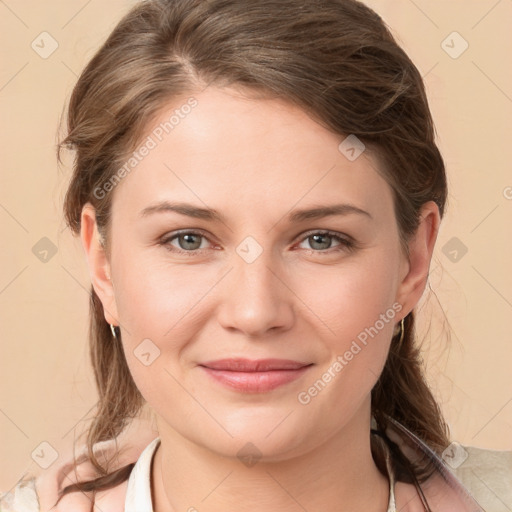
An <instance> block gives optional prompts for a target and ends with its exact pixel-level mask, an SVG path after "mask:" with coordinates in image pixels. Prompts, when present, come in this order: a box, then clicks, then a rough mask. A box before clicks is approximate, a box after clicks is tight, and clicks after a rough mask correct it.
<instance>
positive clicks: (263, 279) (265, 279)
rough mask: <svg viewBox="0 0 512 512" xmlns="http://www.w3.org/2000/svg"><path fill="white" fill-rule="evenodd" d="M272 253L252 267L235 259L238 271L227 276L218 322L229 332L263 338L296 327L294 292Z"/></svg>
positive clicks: (235, 255) (258, 259)
mask: <svg viewBox="0 0 512 512" xmlns="http://www.w3.org/2000/svg"><path fill="white" fill-rule="evenodd" d="M269 252H270V251H263V252H262V254H260V255H259V257H258V258H256V260H255V261H252V262H250V263H249V262H247V261H245V260H244V259H243V258H242V257H240V256H239V255H238V254H234V255H233V265H234V268H233V270H232V271H231V272H230V273H229V276H227V279H226V282H225V285H224V287H223V292H222V296H221V299H220V300H221V304H220V306H219V309H218V321H219V323H220V324H221V325H222V327H224V328H225V329H227V330H230V331H233V332H234V331H238V332H240V333H242V334H244V335H245V336H247V337H251V338H263V337H265V336H266V335H268V333H269V332H272V333H277V332H279V331H283V332H284V331H286V330H288V329H290V328H291V326H292V325H293V322H294V308H293V299H294V295H293V291H292V290H291V289H290V287H289V285H287V283H286V279H285V278H283V277H284V276H283V275H282V274H283V272H282V271H281V272H280V271H279V269H278V268H277V267H278V266H277V265H276V263H275V262H274V264H273V262H272V261H271V260H272V257H271V255H270V254H269ZM281 270H282V269H281Z"/></svg>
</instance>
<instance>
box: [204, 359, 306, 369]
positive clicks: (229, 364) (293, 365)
mask: <svg viewBox="0 0 512 512" xmlns="http://www.w3.org/2000/svg"><path fill="white" fill-rule="evenodd" d="M309 364H310V363H301V362H300V361H292V360H291V359H242V358H236V359H218V360H216V361H207V362H206V363H201V364H200V366H206V367H207V368H211V369H212V370H227V371H232V372H266V371H271V370H298V369H299V368H303V367H304V366H309Z"/></svg>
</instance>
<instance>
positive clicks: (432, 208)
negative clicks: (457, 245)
mask: <svg viewBox="0 0 512 512" xmlns="http://www.w3.org/2000/svg"><path fill="white" fill-rule="evenodd" d="M440 222H441V217H440V215H439V208H438V206H437V204H436V203H435V202H434V201H428V202H427V203H425V204H424V205H423V207H422V209H421V212H420V222H419V225H418V229H417V230H416V233H415V234H414V235H413V236H412V237H411V239H410V240H409V242H408V247H409V256H408V257H407V255H404V260H403V264H402V269H401V282H400V284H399V286H398V290H397V302H398V303H399V304H402V306H403V311H404V315H403V316H404V317H405V316H407V315H408V314H409V313H410V312H411V311H412V310H413V308H414V307H415V306H416V304H417V303H418V301H419V300H420V298H421V296H422V295H423V291H424V290H425V286H426V284H427V279H428V272H429V267H430V260H431V259H432V253H433V251H434V245H435V243H436V239H437V233H438V231H439V224H440Z"/></svg>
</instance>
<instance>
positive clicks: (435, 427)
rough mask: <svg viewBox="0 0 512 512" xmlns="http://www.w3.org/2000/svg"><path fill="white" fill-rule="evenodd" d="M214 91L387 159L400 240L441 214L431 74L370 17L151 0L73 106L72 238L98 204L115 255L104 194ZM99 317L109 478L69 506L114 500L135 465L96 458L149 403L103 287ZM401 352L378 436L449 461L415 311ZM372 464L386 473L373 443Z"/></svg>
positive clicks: (311, 0)
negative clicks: (430, 204)
mask: <svg viewBox="0 0 512 512" xmlns="http://www.w3.org/2000/svg"><path fill="white" fill-rule="evenodd" d="M211 84H213V85H215V86H219V87H222V86H232V87H240V88H241V89H242V90H244V91H246V92H251V93H254V94H259V95H260V96H261V97H275V98H283V99H285V100H287V101H289V102H291V103H292V104H294V105H296V106H298V107H300V108H301V109H303V110H304V111H306V112H307V113H308V114H309V115H310V116H311V117H312V118H314V119H315V120H317V121H318V122H319V123H321V124H322V125H323V126H324V127H326V128H327V129H329V130H331V131H332V132H334V133H337V134H340V135H343V136H346V135H349V134H354V135H356V136H357V137H358V138H359V139H360V140H361V141H363V142H364V144H365V145H366V146H367V148H368V149H369V150H370V151H373V152H374V153H375V154H376V155H377V157H378V160H379V163H380V165H379V172H382V174H383V175H384V177H385V178H386V180H387V182H388V183H389V185H390V187H391V188H392V191H393V194H394V203H395V214H396V218H397V223H398V227H399V231H400V235H401V239H402V242H406V241H407V239H408V238H409V237H410V236H411V235H412V234H414V232H415V231H416V229H417V226H418V222H419V212H420V209H421V206H422V205H423V204H424V203H426V202H427V201H430V200H433V201H435V202H436V203H437V205H438V207H439V210H440V213H441V216H442V215H443V213H444V207H445V202H446V195H447V185H446V176H445V168H444V163H443V159H442V157H441V155H440V152H439V150H438V148H437V146H436V144H435V141H434V138H435V130H434V125H433V121H432V118H431V114H430V111H429V107H428V102H427V97H426V93H425V89H424V84H423V81H422V78H421V75H420V73H419V72H418V70H417V68H416V67H415V66H414V64H413V63H412V62H411V60H410V59H409V57H408V56H407V55H406V53H405V52H404V51H403V50H402V49H401V48H400V47H399V46H398V44H397V43H396V41H395V39H394V38H393V36H392V34H391V32H390V31H389V29H388V28H387V26H386V25H385V23H384V22H383V20H382V19H381V18H380V17H379V16H378V15H377V14H376V13H375V12H374V11H372V10H371V9H370V8H368V7H367V6H365V5H364V4H362V3H360V2H358V1H356V0H280V1H279V2H276V1H274V0H146V1H144V2H141V3H140V4H138V5H136V6H135V7H134V8H132V9H131V10H130V12H128V14H127V15H125V16H124V17H123V19H122V20H121V21H120V22H119V23H118V25H117V26H116V27H115V29H114V30H113V32H112V33H111V34H110V36H109V37H108V39H107V41H106V42H105V43H104V44H103V45H102V46H101V48H100V49H99V50H98V52H97V53H96V54H95V55H94V57H93V58H92V60H91V61H90V62H89V64H88V65H87V66H86V68H85V69H84V71H83V72H82V74H81V76H80V78H79V79H78V82H77V84H76V86H75V88H74V90H73V93H72V96H71V99H70V102H69V109H68V114H67V124H68V126H67V128H68V132H67V136H66V137H65V138H64V140H62V142H61V143H60V144H59V147H58V150H57V153H58V158H59V161H60V155H61V151H62V149H64V148H69V149H72V150H74V151H75V161H74V171H73V176H72V179H71V182H70V185H69V188H68V191H67V195H66V198H65V204H64V211H65V217H66V221H67V223H68V225H69V226H70V228H71V230H72V231H73V232H74V233H75V234H78V233H79V231H80V216H81V211H82V207H83V206H84V204H85V203H87V202H90V203H91V204H92V205H93V206H94V207H95V209H96V214H97V223H98V229H99V230H100V233H101V234H102V236H103V237H104V239H105V241H106V246H105V247H106V250H107V254H109V245H108V244H109V236H108V231H109V229H108V228H109V212H110V204H111V199H112V194H111V193H108V194H97V193H95V190H98V187H102V186H104V184H105V183H107V182H108V181H109V180H110V179H112V176H114V174H115V173H116V171H118V170H119V169H120V168H121V167H122V166H123V164H124V163H125V161H126V159H127V157H128V156H129V155H130V152H132V151H134V150H135V149H136V148H137V145H138V144H139V143H140V142H141V140H142V137H143V136H144V134H145V133H146V134H147V130H148V126H150V124H151V122H152V120H154V119H155V116H156V115H157V114H158V113H159V111H160V110H161V109H162V108H164V107H165V106H166V105H168V103H169V102H170V101H173V100H174V101H176V98H177V97H178V96H180V97H183V96H184V95H186V94H191V93H193V92H194V91H199V90H201V89H203V88H205V87H206V86H208V85H211ZM340 140H341V139H340ZM90 308H91V317H90V351H91V358H92V363H93V367H94V372H95V377H96V383H97V388H98V392H99V403H98V411H97V413H96V415H95V417H94V419H93V421H92V424H91V426H90V428H89V430H88V436H87V444H88V450H89V456H90V458H91V461H92V463H93V464H94V465H95V467H96V469H97V470H98V472H99V475H100V477H99V478H98V479H96V480H94V481H91V482H88V483H86V484H84V483H82V484H75V485H71V486H68V487H67V488H66V489H65V490H64V491H63V493H62V495H63V494H65V493H66V492H70V491H74V490H78V489H81V490H100V489H106V488H109V487H113V486H114V485H117V484H118V483H120V482H121V481H123V480H125V479H126V478H127V477H128V476H129V474H130V470H131V467H132V466H133V465H130V466H126V467H124V468H121V469H120V470H118V471H117V472H113V473H108V471H107V469H106V468H105V467H103V466H102V465H101V464H100V463H99V461H98V460H97V459H96V457H95V456H94V453H93V451H92V447H93V445H94V444H95V443H97V442H99V441H104V440H108V439H114V438H115V437H117V436H118V435H119V434H120V432H122V430H123V429H124V427H125V426H126V424H127V422H128V421H129V419H130V418H132V417H135V416H136V415H137V414H138V411H139V410H140V408H141V406H142V405H143V404H144V400H143V398H142V396H141V394H140V393H139V391H138V389H137V387H136V386H135V383H134V381H133V379H132V377H131V375H130V372H129V370H128V366H127V363H126V360H125V356H124V353H123V348H122V344H121V340H120V334H118V336H117V339H115V338H113V337H112V334H111V331H110V328H109V325H108V324H107V322H106V321H105V318H104V313H103V307H102V304H101V302H100V300H99V298H98V296H97V295H96V294H95V292H94V289H93V288H92V287H91V304H90ZM398 345H399V344H398V340H393V342H392V345H391V349H390V352H389V355H388V359H387V362H386V365H385V367H384V370H383V372H382V374H381V376H380V378H379V380H378V382H377V384H376V385H375V387H374V389H373V390H372V413H373V415H374V417H375V418H376V420H377V424H378V427H379V430H380V431H381V432H384V431H385V430H386V428H387V427H388V426H389V421H388V419H387V418H388V417H391V418H393V419H395V420H397V421H398V422H400V423H401V424H402V425H404V426H405V427H406V428H408V429H409V430H410V431H412V432H413V433H414V434H416V435H417V436H418V437H419V438H421V439H422V440H423V441H425V442H426V443H427V444H428V445H429V446H430V447H431V448H432V449H433V450H434V451H436V452H437V453H440V452H441V451H442V450H443V449H444V448H445V447H446V446H447V445H448V444H449V438H448V428H447V425H446V424H445V422H444V420H443V417H442V414H441V412H440V409H439V406H438V404H437V403H436V401H435V399H434V397H433V395H432V393H431V391H430V389H429V387H428V385H427V383H426V380H425V377H424V375H423V370H422V360H421V357H420V349H419V347H418V346H417V342H416V340H415V334H414V314H413V313H411V314H409V315H408V316H407V318H406V319H405V336H404V339H403V342H402V343H401V344H400V345H399V346H398ZM374 438H375V439H374ZM372 453H373V454H374V458H375V460H376V463H377V465H378V467H379V468H380V469H381V471H383V472H384V473H385V469H384V468H385V466H384V462H383V452H382V450H381V448H380V447H379V441H377V440H376V436H373V437H372ZM394 465H395V468H396V469H397V476H398V479H399V480H400V479H401V480H403V481H411V476H410V475H409V476H408V471H409V473H410V468H409V469H407V468H406V465H407V461H405V460H402V459H401V456H400V454H398V455H396V460H395V461H394ZM413 470H414V473H415V476H417V477H418V478H420V479H421V478H426V477H427V476H428V474H430V473H429V471H431V470H432V468H430V467H429V465H428V462H427V463H425V464H424V465H423V466H420V465H418V466H415V467H414V468H413Z"/></svg>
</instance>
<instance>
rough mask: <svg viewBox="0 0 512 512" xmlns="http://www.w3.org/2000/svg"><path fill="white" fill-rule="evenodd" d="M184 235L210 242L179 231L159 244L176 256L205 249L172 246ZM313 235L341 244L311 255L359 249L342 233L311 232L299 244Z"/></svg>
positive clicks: (189, 232) (197, 233) (194, 232)
mask: <svg viewBox="0 0 512 512" xmlns="http://www.w3.org/2000/svg"><path fill="white" fill-rule="evenodd" d="M182 235H196V236H200V237H203V238H205V239H206V240H208V237H207V236H206V235H205V234H204V233H202V232H201V231H194V230H190V231H177V232H175V233H172V234H171V235H170V236H167V237H164V238H163V239H162V240H161V241H160V242H159V244H160V245H162V246H164V247H165V248H166V249H167V250H168V251H170V252H172V253H175V254H186V255H188V256H189V255H193V254H198V253H199V254H200V253H201V252H202V251H204V250H205V249H192V250H189V251H186V250H184V249H179V248H177V247H175V246H173V245H171V242H172V241H173V240H175V239H177V238H178V237H180V236H182ZM313 235H322V236H326V235H327V236H329V237H331V238H333V239H335V240H336V241H337V242H339V245H336V246H334V247H329V248H328V249H318V250H315V249H304V250H306V251H308V252H309V253H315V254H322V255H327V254H333V253H335V252H341V251H349V252H352V251H354V250H355V249H356V248H357V244H356V242H355V240H353V239H351V238H348V237H346V236H342V235H341V233H337V232H336V231H329V230H319V231H309V232H307V233H306V234H304V235H303V236H302V238H301V239H300V240H299V243H302V242H304V241H305V240H307V239H308V238H309V237H311V236H313Z"/></svg>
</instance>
